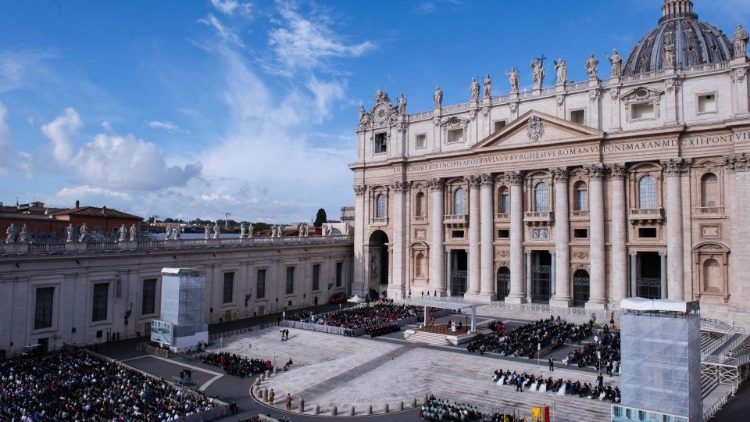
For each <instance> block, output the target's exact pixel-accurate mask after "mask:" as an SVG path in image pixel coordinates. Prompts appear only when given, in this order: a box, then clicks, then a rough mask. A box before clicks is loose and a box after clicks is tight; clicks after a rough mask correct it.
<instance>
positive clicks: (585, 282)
mask: <svg viewBox="0 0 750 422" xmlns="http://www.w3.org/2000/svg"><path fill="white" fill-rule="evenodd" d="M589 288H590V280H589V273H588V272H587V271H586V270H578V271H576V272H575V273H574V274H573V306H578V307H583V306H584V305H586V302H588V301H589Z"/></svg>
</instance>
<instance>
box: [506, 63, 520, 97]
mask: <svg viewBox="0 0 750 422" xmlns="http://www.w3.org/2000/svg"><path fill="white" fill-rule="evenodd" d="M505 76H507V77H508V83H510V92H512V93H514V94H515V93H518V85H519V83H520V76H519V75H518V70H516V68H515V67H512V68H510V72H505Z"/></svg>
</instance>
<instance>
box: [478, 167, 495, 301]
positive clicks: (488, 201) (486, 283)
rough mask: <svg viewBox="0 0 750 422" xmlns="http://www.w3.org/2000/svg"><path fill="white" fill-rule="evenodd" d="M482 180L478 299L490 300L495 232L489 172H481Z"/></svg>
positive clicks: (492, 291)
mask: <svg viewBox="0 0 750 422" xmlns="http://www.w3.org/2000/svg"><path fill="white" fill-rule="evenodd" d="M481 181H482V191H481V196H482V199H481V201H482V210H481V213H482V216H481V224H482V228H481V230H482V234H481V241H482V245H481V247H482V251H481V259H482V267H481V270H480V271H481V274H480V285H481V287H480V289H481V290H480V293H479V296H480V299H482V300H483V301H487V302H489V301H492V298H493V297H494V296H495V289H494V286H495V283H493V282H492V280H493V277H492V276H493V272H494V268H495V265H494V264H495V256H494V255H495V254H494V247H493V239H494V237H495V236H494V234H495V223H494V215H493V211H494V207H493V206H492V205H493V201H492V192H493V188H494V186H493V182H492V177H491V176H490V175H489V174H483V175H482V176H481Z"/></svg>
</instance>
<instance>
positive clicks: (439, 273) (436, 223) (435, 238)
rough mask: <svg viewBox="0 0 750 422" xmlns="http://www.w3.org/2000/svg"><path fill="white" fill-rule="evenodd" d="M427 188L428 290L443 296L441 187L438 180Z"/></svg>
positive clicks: (433, 181) (434, 180)
mask: <svg viewBox="0 0 750 422" xmlns="http://www.w3.org/2000/svg"><path fill="white" fill-rule="evenodd" d="M427 186H428V187H429V188H430V196H431V197H432V198H431V199H432V201H431V202H432V204H431V207H430V228H431V229H432V238H431V244H430V290H432V291H433V292H437V294H438V295H440V296H444V295H445V265H444V263H443V260H444V253H445V248H444V246H443V240H444V237H445V236H444V234H443V186H444V183H443V181H442V180H440V179H432V180H430V181H429V182H428V184H427Z"/></svg>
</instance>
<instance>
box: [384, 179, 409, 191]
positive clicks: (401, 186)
mask: <svg viewBox="0 0 750 422" xmlns="http://www.w3.org/2000/svg"><path fill="white" fill-rule="evenodd" d="M389 187H390V188H391V189H393V190H394V191H396V192H402V191H403V192H408V191H409V190H410V189H411V182H409V181H400V180H399V181H395V182H393V183H392V184H391V185H390V186H389Z"/></svg>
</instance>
